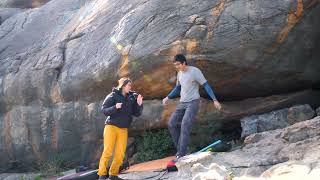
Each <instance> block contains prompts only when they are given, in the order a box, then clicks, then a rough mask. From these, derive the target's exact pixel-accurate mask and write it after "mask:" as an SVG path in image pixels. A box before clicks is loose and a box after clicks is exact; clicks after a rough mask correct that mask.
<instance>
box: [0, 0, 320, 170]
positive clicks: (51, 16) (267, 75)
mask: <svg viewBox="0 0 320 180" xmlns="http://www.w3.org/2000/svg"><path fill="white" fill-rule="evenodd" d="M1 2H6V3H8V2H17V3H20V1H14V0H13V1H10V0H7V1H1ZM30 2H32V3H33V2H45V1H35V0H34V1H25V3H26V4H22V5H21V6H20V4H19V6H18V4H16V5H14V6H5V7H21V8H29V7H30V6H27V5H28V3H29V4H30ZM319 8H320V6H319V2H318V1H311V0H306V1H303V2H302V0H297V1H282V0H274V1H272V3H270V2H262V1H259V0H254V1H225V0H221V1H217V0H214V1H212V0H205V1H203V0H201V1H200V0H187V1H169V0H166V1H163V0H154V1H142V0H132V1H126V0H117V1H116V0H96V1H92V0H74V1H65V0H52V1H50V2H49V3H46V4H45V5H43V6H39V8H33V9H28V10H25V11H24V12H22V13H18V14H16V15H14V16H11V17H10V18H8V19H6V20H5V21H4V22H3V23H2V24H1V25H0V61H1V63H0V130H1V131H0V132H1V134H2V136H1V138H0V145H1V146H0V154H1V157H4V158H1V159H0V166H8V163H9V162H17V161H19V163H26V165H27V166H29V165H30V164H31V163H32V164H35V162H37V163H38V162H40V161H44V160H45V159H46V158H48V155H50V154H54V153H60V154H66V155H67V157H69V158H70V159H72V158H73V157H77V158H74V159H77V160H79V161H82V162H87V161H89V160H90V157H89V156H88V152H93V151H94V150H92V149H95V148H96V147H97V146H99V145H98V143H97V142H98V141H97V139H98V138H99V137H100V134H99V133H102V128H103V122H101V119H103V117H102V115H101V114H100V113H99V108H100V105H101V100H102V99H103V98H104V96H105V95H106V93H107V92H108V91H109V90H110V89H111V87H112V86H114V85H115V83H116V81H117V79H118V78H119V77H121V76H130V77H131V78H132V79H133V81H134V88H135V89H136V90H137V91H138V92H140V93H142V94H143V95H144V97H145V99H147V100H153V99H158V100H159V99H160V98H163V97H165V96H166V95H167V94H168V92H169V91H170V90H171V89H172V87H173V86H174V82H175V74H176V72H175V70H174V68H173V67H172V62H170V61H169V60H171V59H172V56H173V55H175V54H176V53H178V52H182V53H185V54H186V55H187V57H188V59H189V60H190V61H189V62H190V64H192V65H196V66H198V67H199V68H200V69H201V70H202V71H203V72H204V74H205V76H206V78H207V79H208V81H209V83H210V84H213V85H214V89H215V91H216V94H217V96H218V97H219V99H228V100H237V99H239V98H246V97H258V96H267V95H272V94H274V93H281V92H289V91H290V92H292V91H295V90H298V89H308V88H310V87H312V86H313V85H314V84H316V83H317V82H319V80H320V76H318V70H319V67H320V62H319V61H318V59H319V56H320V54H319V53H320V52H319V51H318V50H317V47H318V45H319V36H320V34H319V28H318V27H319V25H320V21H318V20H317V18H316V17H318V16H319V13H320V11H319ZM305 103H308V102H305ZM208 108H212V106H211V107H208ZM251 110H252V109H251ZM250 112H251V111H247V113H250ZM158 114H162V113H158ZM240 114H241V113H240ZM237 115H239V113H238V114H237ZM161 116H162V115H161ZM236 117H239V116H236ZM155 118H159V117H155ZM166 119H167V118H166ZM161 122H163V121H161ZM162 124H163V123H162ZM79 146H80V147H79ZM43 149H46V151H44V150H43ZM46 152H49V153H46ZM79 157H80V158H79ZM29 163H30V164H29Z"/></svg>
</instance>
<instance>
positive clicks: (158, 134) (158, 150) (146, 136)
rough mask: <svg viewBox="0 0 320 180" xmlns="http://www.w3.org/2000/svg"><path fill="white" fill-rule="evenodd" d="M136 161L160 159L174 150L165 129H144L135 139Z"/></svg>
mask: <svg viewBox="0 0 320 180" xmlns="http://www.w3.org/2000/svg"><path fill="white" fill-rule="evenodd" d="M136 145H137V154H136V161H137V162H144V161H150V160H155V159H160V158H163V157H166V156H168V155H169V154H170V153H172V152H173V151H174V145H173V142H172V140H171V136H170V134H169V131H168V130H167V129H161V130H154V131H145V132H144V133H143V134H142V135H141V136H140V137H139V138H138V139H137V141H136Z"/></svg>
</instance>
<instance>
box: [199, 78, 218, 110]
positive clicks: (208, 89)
mask: <svg viewBox="0 0 320 180" xmlns="http://www.w3.org/2000/svg"><path fill="white" fill-rule="evenodd" d="M203 88H204V90H205V91H206V92H207V94H208V95H209V96H210V98H211V99H212V100H213V103H214V106H215V107H216V108H217V109H218V110H220V109H221V104H220V103H219V101H218V100H217V98H216V96H215V95H214V92H213V90H212V88H211V87H210V85H209V83H208V81H207V82H205V83H204V84H203Z"/></svg>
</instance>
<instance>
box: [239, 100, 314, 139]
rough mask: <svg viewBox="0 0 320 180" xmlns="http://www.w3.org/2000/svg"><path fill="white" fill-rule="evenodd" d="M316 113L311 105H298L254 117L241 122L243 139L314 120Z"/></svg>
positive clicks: (243, 119)
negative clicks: (258, 133)
mask: <svg viewBox="0 0 320 180" xmlns="http://www.w3.org/2000/svg"><path fill="white" fill-rule="evenodd" d="M314 114H315V112H314V110H313V109H312V108H311V107H310V105H298V106H293V107H290V108H286V109H281V110H278V111H273V112H270V113H266V114H261V115H253V116H249V117H245V118H242V119H241V120H240V122H241V127H242V133H241V137H242V138H243V137H246V136H248V135H250V134H253V133H257V132H263V131H269V130H274V129H281V128H284V127H287V126H289V125H292V124H295V123H297V122H300V121H304V120H309V119H311V118H313V116H314Z"/></svg>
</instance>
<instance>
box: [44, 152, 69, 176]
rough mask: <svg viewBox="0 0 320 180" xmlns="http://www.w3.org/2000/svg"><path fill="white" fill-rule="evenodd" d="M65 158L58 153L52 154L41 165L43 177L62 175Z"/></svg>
mask: <svg viewBox="0 0 320 180" xmlns="http://www.w3.org/2000/svg"><path fill="white" fill-rule="evenodd" d="M65 163H66V162H65V160H64V158H63V157H62V156H60V155H58V154H56V155H53V156H51V157H50V158H49V159H48V160H47V161H46V162H43V163H42V164H41V165H40V174H41V177H50V176H57V175H61V172H62V171H63V170H65V168H64V164H65Z"/></svg>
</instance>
